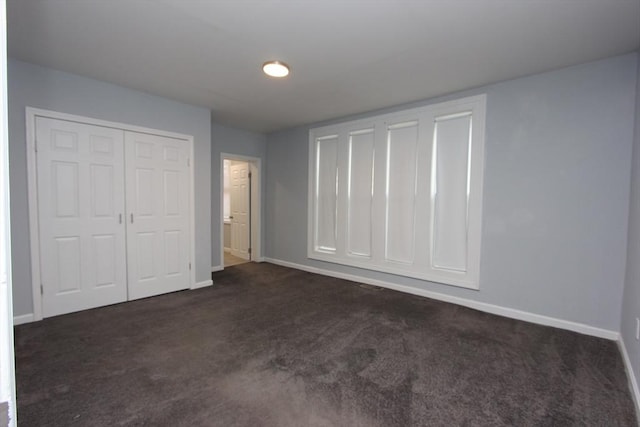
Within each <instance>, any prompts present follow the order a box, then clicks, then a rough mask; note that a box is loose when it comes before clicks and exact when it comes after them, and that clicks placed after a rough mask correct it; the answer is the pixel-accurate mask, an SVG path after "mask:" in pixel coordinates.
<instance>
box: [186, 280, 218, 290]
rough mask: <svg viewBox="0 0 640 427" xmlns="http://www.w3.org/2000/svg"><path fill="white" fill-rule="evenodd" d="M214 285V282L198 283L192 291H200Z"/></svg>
mask: <svg viewBox="0 0 640 427" xmlns="http://www.w3.org/2000/svg"><path fill="white" fill-rule="evenodd" d="M211 285H213V280H205V281H204V282H198V283H196V284H195V285H193V286H192V287H191V289H200V288H206V287H207V286H211Z"/></svg>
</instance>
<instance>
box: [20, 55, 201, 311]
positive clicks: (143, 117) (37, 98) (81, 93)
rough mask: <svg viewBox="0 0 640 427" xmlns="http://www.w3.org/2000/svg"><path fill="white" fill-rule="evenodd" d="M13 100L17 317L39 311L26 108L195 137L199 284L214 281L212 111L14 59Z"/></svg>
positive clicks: (197, 274) (197, 267) (196, 262)
mask: <svg viewBox="0 0 640 427" xmlns="http://www.w3.org/2000/svg"><path fill="white" fill-rule="evenodd" d="M8 98H9V159H10V168H11V171H10V178H11V234H12V245H11V249H12V259H13V266H12V267H13V310H14V315H16V316H19V315H23V314H28V313H32V312H33V303H32V294H31V266H30V250H29V222H28V218H29V217H28V210H27V209H28V205H27V160H26V150H25V107H26V106H29V107H36V108H43V109H48V110H55V111H60V112H64V113H70V114H78V115H82V116H87V117H92V118H96V119H102V120H109V121H115V122H121V123H127V124H132V125H138V126H145V127H149V128H154V129H160V130H165V131H172V132H179V133H183V134H188V135H192V136H193V137H194V151H195V159H194V165H195V169H194V176H195V232H196V242H195V243H196V255H195V258H196V259H195V268H196V281H198V282H200V281H205V280H210V279H211V268H210V267H211V265H210V260H211V239H210V238H209V236H211V230H210V227H211V212H210V209H211V203H210V200H211V164H210V158H211V153H210V143H211V138H210V132H211V128H210V126H211V115H210V112H209V110H207V109H205V108H199V107H194V106H190V105H186V104H181V103H178V102H175V101H171V100H168V99H165V98H160V97H157V96H152V95H148V94H145V93H142V92H138V91H134V90H131V89H127V88H124V87H120V86H116V85H112V84H109V83H104V82H101V81H97V80H92V79H88V78H85V77H81V76H78V75H74V74H69V73H64V72H61V71H56V70H52V69H48V68H43V67H39V66H35V65H32V64H28V63H25V62H20V61H16V60H13V59H10V60H9V62H8Z"/></svg>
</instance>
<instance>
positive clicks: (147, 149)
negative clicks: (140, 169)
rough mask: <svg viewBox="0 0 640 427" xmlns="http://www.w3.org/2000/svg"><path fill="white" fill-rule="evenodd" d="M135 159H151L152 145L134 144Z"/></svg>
mask: <svg viewBox="0 0 640 427" xmlns="http://www.w3.org/2000/svg"><path fill="white" fill-rule="evenodd" d="M136 157H137V158H139V159H153V144H150V143H148V142H140V141H138V142H136Z"/></svg>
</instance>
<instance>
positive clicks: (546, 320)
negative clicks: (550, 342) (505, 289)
mask: <svg viewBox="0 0 640 427" xmlns="http://www.w3.org/2000/svg"><path fill="white" fill-rule="evenodd" d="M264 260H265V261H266V262H270V263H272V264H277V265H282V266H284V267H290V268H295V269H297V270H303V271H308V272H310V273H317V274H322V275H324V276H330V277H336V278H338V279H345V280H351V281H353V282H360V283H366V284H369V285H373V286H380V287H382V288H388V289H393V290H396V291H400V292H405V293H409V294H413V295H418V296H422V297H427V298H432V299H435V300H439V301H444V302H449V303H452V304H458V305H462V306H464V307H469V308H473V309H475V310H479V311H484V312H486V313H491V314H497V315H499V316H504V317H509V318H511V319H517V320H524V321H526V322H531V323H536V324H539V325H544V326H553V327H555V328H560V329H566V330H569V331H573V332H579V333H581V334H585V335H591V336H594V337H598V338H606V339H609V340H614V341H616V340H618V339H619V337H620V333H619V332H616V331H610V330H607V329H601V328H596V327H594V326H589V325H585V324H583V323H577V322H572V321H570V320H563V319H558V318H555V317H549V316H544V315H541V314H535V313H530V312H528V311H522V310H517V309H514V308H508V307H502V306H499V305H494V304H488V303H485V302H479V301H474V300H470V299H467V298H461V297H455V296H452V295H447V294H442V293H439V292H433V291H427V290H424V289H418V288H414V287H412V286H406V285H399V284H397V283H392V282H387V281H384V280H376V279H369V278H366V277H362V276H357V275H354V274H347V273H339V272H336V271H331V270H326V269H324V268H317V267H310V266H308V265H303V264H297V263H294V262H289V261H283V260H280V259H274V258H268V257H266V258H265V259H264Z"/></svg>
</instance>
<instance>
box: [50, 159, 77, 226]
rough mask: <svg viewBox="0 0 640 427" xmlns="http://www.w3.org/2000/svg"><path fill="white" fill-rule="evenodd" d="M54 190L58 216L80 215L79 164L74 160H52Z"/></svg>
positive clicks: (71, 216) (73, 216) (70, 216)
mask: <svg viewBox="0 0 640 427" xmlns="http://www.w3.org/2000/svg"><path fill="white" fill-rule="evenodd" d="M51 172H52V174H51V175H52V176H51V179H52V181H53V185H52V186H51V188H52V189H53V192H52V194H51V197H52V198H53V203H54V205H55V214H56V217H58V218H76V217H78V212H79V206H80V200H79V199H80V194H79V191H80V188H79V182H78V164H77V163H72V162H58V161H52V162H51Z"/></svg>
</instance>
